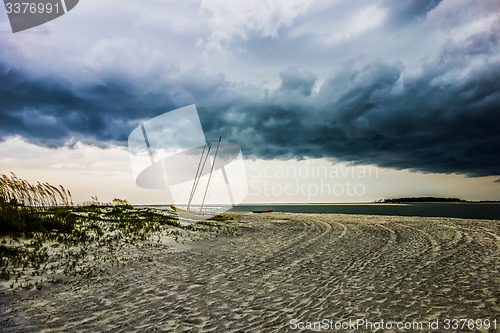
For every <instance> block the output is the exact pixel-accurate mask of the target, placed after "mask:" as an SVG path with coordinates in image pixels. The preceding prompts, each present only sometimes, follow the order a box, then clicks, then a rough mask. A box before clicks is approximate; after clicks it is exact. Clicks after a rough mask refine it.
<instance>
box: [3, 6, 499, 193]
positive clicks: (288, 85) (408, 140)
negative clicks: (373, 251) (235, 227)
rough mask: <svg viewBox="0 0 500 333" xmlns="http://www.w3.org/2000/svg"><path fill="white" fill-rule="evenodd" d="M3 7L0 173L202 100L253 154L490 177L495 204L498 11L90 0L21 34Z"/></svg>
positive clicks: (106, 142) (205, 121)
mask: <svg viewBox="0 0 500 333" xmlns="http://www.w3.org/2000/svg"><path fill="white" fill-rule="evenodd" d="M0 13H1V14H0V101H1V105H0V141H1V142H3V143H2V145H3V147H0V150H1V151H3V152H9V151H10V152H9V153H6V154H9V155H8V156H6V155H4V156H1V157H0V163H4V165H1V164H0V169H1V170H2V171H3V172H6V171H10V169H12V168H14V169H16V165H18V166H19V167H18V168H19V169H22V167H21V165H22V163H21V162H20V161H21V159H22V157H19V156H20V155H19V154H21V152H22V151H23V149H25V150H26V151H28V150H30V149H32V150H33V151H37V152H39V154H45V155H47V154H49V153H48V152H50V154H52V153H54V152H57V153H58V154H59V156H60V159H61V162H60V163H52V164H51V165H57V164H60V165H64V164H65V163H66V164H68V163H70V162H68V161H69V160H71V158H70V157H68V156H69V155H68V154H71V151H72V150H73V151H79V149H80V150H81V149H83V148H82V147H92V146H95V147H99V148H100V149H102V150H106V149H108V150H113V149H115V150H116V149H118V150H119V149H120V147H126V145H127V137H128V135H129V134H130V132H131V131H132V130H133V129H134V128H135V127H137V125H138V124H139V123H140V122H142V121H146V120H148V119H150V118H152V117H155V116H157V115H160V114H162V113H164V112H166V111H169V110H173V109H175V108H179V107H183V106H186V105H189V104H196V106H197V108H198V111H199V113H200V117H201V122H202V126H203V128H204V130H205V134H206V137H207V138H208V139H216V138H218V136H219V135H222V136H223V138H224V140H226V141H230V142H234V143H237V144H238V145H240V147H241V148H242V152H243V155H244V157H245V158H247V159H254V160H259V161H260V160H263V161H265V160H272V159H278V160H280V161H297V160H298V161H300V160H303V159H307V158H309V159H314V160H321V161H327V162H328V163H335V162H340V163H343V162H346V163H354V164H355V165H358V166H366V165H373V166H376V167H380V168H382V169H383V170H406V171H404V172H405V175H406V176H405V177H406V178H405V179H407V180H408V184H410V183H411V182H412V181H411V177H412V176H411V175H412V173H413V174H414V176H415V177H417V176H416V175H417V173H418V174H422V173H424V174H434V175H442V176H446V175H452V176H453V177H457V175H458V176H460V177H461V178H460V179H461V180H453V182H463V184H465V182H467V181H469V180H467V179H468V178H467V177H478V176H479V177H487V178H483V179H487V183H488V184H489V185H488V195H489V196H490V197H491V196H493V197H495V198H496V199H500V192H499V190H498V188H499V187H500V184H499V183H494V180H495V179H498V178H500V154H499V153H500V125H499V120H500V37H499V36H500V4H499V2H498V1H495V0H444V1H439V0H418V1H416V0H415V1H401V0H385V1H369V2H367V1H323V0H317V1H303V0H301V1H296V0H269V1H264V0H259V1H257V0H242V1H223V0H206V1H160V0H147V1H140V2H139V1H124V0H120V1H118V0H107V1H98V0H81V1H80V3H79V4H78V5H77V6H76V7H75V8H74V9H73V10H72V11H71V12H69V13H67V14H66V15H64V16H62V17H60V18H58V19H56V20H54V21H52V22H49V23H47V24H44V25H41V26H39V27H36V28H33V29H30V30H26V31H24V32H19V33H16V34H13V33H12V31H11V28H10V25H9V22H8V19H7V15H6V13H5V11H4V10H3V9H2V10H1V11H0ZM14 138H15V139H14ZM19 142H23V145H24V146H23V147H24V148H21V149H15V150H14V149H12V147H14V146H16V145H20V143H19ZM32 145H34V146H33V147H40V148H36V149H35V148H29V147H32ZM9 147H10V148H9ZM16 147H17V146H16ZM39 149H42V150H39ZM43 149H47V150H43ZM89 149H90V148H89ZM41 151H45V153H41ZM63 152H64V153H63ZM6 159H9V160H8V161H7V160H6ZM16 161H17V162H16ZM18 162H19V163H18ZM63 162H64V163H63ZM16 163H18V164H16ZM296 163H299V162H296ZM321 163H323V162H321ZM70 164H71V163H70ZM7 167H8V168H9V169H7ZM127 168H129V166H128V165H125V166H120V167H119V168H118V169H119V170H127V172H129V171H128V170H129V169H127ZM66 169H67V168H66ZM44 170H45V169H39V170H38V173H39V175H40V177H41V178H43V175H44V174H46V170H45V171H44ZM68 170H69V169H68ZM68 170H66V171H65V172H66V173H65V175H66V176H65V177H69V175H70V172H74V171H68ZM13 171H15V170H13ZM59 171H60V172H62V171H61V170H59ZM61 174H62V173H61ZM64 179H66V178H64ZM453 179H456V178H453ZM469 184H473V183H469ZM402 186H404V185H402ZM408 186H409V185H408ZM477 186H478V185H477V183H474V184H473V185H467V186H466V185H464V187H463V188H462V191H463V192H464V193H458V194H459V195H461V196H462V197H467V196H468V195H467V191H471V189H472V187H477ZM490 186H492V187H490ZM391 188H392V189H394V188H395V187H391ZM452 188H453V190H452ZM455 190H456V189H455V188H454V187H450V190H449V191H448V192H446V191H445V192H444V193H438V194H444V195H447V194H450V193H452V192H453V191H455ZM396 192H397V191H396ZM401 192H404V190H401ZM409 192H411V191H409ZM421 193H425V194H434V192H433V191H432V190H423V192H421ZM377 194H381V193H378V192H377Z"/></svg>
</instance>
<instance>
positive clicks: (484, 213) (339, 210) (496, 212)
mask: <svg viewBox="0 0 500 333" xmlns="http://www.w3.org/2000/svg"><path fill="white" fill-rule="evenodd" d="M265 209H274V211H275V212H290V213H336V214H363V215H398V216H428V217H432V216H434V217H458V218H466V219H490V220H500V204H498V203H409V204H380V203H379V204H376V203H366V204H312V205H283V204H280V205H259V206H256V205H239V206H235V207H234V208H233V209H231V210H232V211H237V212H250V211H253V210H265Z"/></svg>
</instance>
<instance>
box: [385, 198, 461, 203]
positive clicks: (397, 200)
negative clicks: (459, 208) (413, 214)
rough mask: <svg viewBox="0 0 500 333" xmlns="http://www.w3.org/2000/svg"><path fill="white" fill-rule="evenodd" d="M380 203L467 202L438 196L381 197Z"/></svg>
mask: <svg viewBox="0 0 500 333" xmlns="http://www.w3.org/2000/svg"><path fill="white" fill-rule="evenodd" d="M377 202H380V203H408V202H467V201H466V200H463V199H459V198H437V197H407V198H394V199H380V200H378V201H377Z"/></svg>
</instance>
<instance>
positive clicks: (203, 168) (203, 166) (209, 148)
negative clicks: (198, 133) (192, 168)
mask: <svg viewBox="0 0 500 333" xmlns="http://www.w3.org/2000/svg"><path fill="white" fill-rule="evenodd" d="M207 144H208V143H207ZM211 149H212V144H210V145H209V146H208V151H207V155H206V156H205V161H203V165H202V167H201V170H200V174H199V175H198V179H197V180H196V184H195V186H194V191H193V198H194V194H195V193H196V189H197V188H198V184H199V183H200V179H201V175H202V174H203V170H205V164H206V163H207V159H208V155H210V150H211ZM188 209H189V208H188Z"/></svg>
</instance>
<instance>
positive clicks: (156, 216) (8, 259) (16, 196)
mask: <svg viewBox="0 0 500 333" xmlns="http://www.w3.org/2000/svg"><path fill="white" fill-rule="evenodd" d="M191 231H205V232H209V233H212V232H224V231H227V227H225V226H222V225H220V224H217V223H199V224H193V225H184V226H183V225H181V224H180V223H179V221H178V220H177V218H176V216H175V215H173V214H172V213H171V212H168V211H161V210H157V209H151V208H136V207H133V206H131V205H130V204H129V203H128V202H127V201H126V200H123V199H118V198H116V199H114V200H113V201H112V202H111V203H102V202H100V201H99V200H98V198H97V197H92V200H90V201H88V202H86V203H84V204H83V205H81V206H75V205H73V202H72V198H71V193H70V191H69V190H67V189H65V188H64V187H63V186H62V185H59V186H53V185H51V184H48V183H37V184H30V183H29V182H28V181H26V180H23V179H20V178H18V177H17V176H16V175H15V174H13V173H12V174H11V175H10V176H8V175H5V174H1V175H0V281H7V283H8V284H9V286H10V287H15V286H20V287H23V288H33V287H37V288H41V286H42V284H41V283H42V282H61V276H67V275H75V274H84V275H92V274H96V273H99V268H98V267H99V266H100V265H99V264H100V263H103V262H111V263H112V264H113V263H116V262H118V257H119V254H118V250H120V249H121V248H123V247H127V246H129V247H130V246H132V247H134V246H135V247H138V246H158V245H160V244H161V243H162V240H164V239H165V237H166V238H169V239H175V240H176V241H178V239H179V238H182V237H185V236H189V233H190V232H191ZM62 280H64V278H63V279H62Z"/></svg>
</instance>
